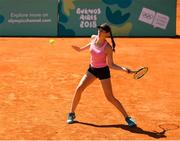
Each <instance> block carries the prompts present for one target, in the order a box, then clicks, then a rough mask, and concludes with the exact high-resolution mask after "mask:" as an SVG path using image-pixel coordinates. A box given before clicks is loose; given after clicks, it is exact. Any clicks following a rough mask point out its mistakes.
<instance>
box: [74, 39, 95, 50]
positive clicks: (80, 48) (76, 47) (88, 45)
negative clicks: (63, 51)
mask: <svg viewBox="0 0 180 141" xmlns="http://www.w3.org/2000/svg"><path fill="white" fill-rule="evenodd" d="M95 37H96V35H92V36H91V42H92V41H93V40H94V39H95ZM91 42H90V43H89V44H87V45H85V46H83V47H78V46H74V45H72V48H73V49H74V50H76V51H78V52H81V51H84V50H86V49H89V48H90V46H91Z"/></svg>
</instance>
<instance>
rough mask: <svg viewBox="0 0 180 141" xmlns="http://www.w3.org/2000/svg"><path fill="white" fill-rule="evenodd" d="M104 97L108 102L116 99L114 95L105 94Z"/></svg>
mask: <svg viewBox="0 0 180 141" xmlns="http://www.w3.org/2000/svg"><path fill="white" fill-rule="evenodd" d="M106 99H107V100H108V101H109V102H113V101H115V100H116V99H115V97H114V96H106Z"/></svg>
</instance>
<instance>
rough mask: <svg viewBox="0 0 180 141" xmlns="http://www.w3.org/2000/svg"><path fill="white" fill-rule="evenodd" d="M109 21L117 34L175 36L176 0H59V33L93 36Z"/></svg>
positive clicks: (115, 34)
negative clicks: (99, 27)
mask: <svg viewBox="0 0 180 141" xmlns="http://www.w3.org/2000/svg"><path fill="white" fill-rule="evenodd" d="M101 23H108V24H109V25H110V26H111V28H112V31H113V35H114V36H175V35H176V0H59V28H58V29H59V30H58V36H90V35H92V34H97V29H96V27H97V25H99V24H101Z"/></svg>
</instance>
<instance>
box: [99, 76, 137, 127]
mask: <svg viewBox="0 0 180 141" xmlns="http://www.w3.org/2000/svg"><path fill="white" fill-rule="evenodd" d="M101 84H102V87H103V91H104V94H105V96H106V98H107V100H108V101H109V102H111V103H112V104H113V105H114V106H115V107H116V108H117V109H118V110H119V111H120V112H121V113H122V114H123V116H124V118H125V120H126V122H127V123H128V125H129V126H135V125H136V123H135V121H133V119H132V118H130V117H129V116H128V114H127V112H126V110H125V109H124V107H123V105H122V104H121V103H120V102H119V100H117V99H116V98H115V97H114V96H113V92H112V85H111V79H110V78H108V79H102V80H101Z"/></svg>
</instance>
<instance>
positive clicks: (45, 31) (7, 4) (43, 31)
mask: <svg viewBox="0 0 180 141" xmlns="http://www.w3.org/2000/svg"><path fill="white" fill-rule="evenodd" d="M57 17H58V0H0V36H57V28H58V27H57V23H58V19H57Z"/></svg>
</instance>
